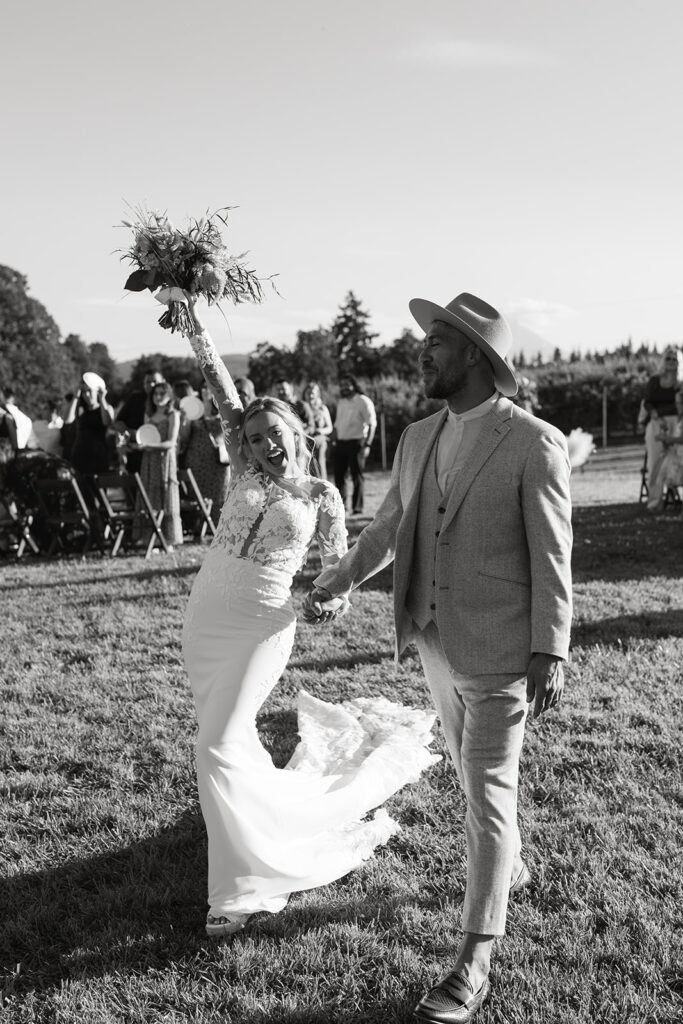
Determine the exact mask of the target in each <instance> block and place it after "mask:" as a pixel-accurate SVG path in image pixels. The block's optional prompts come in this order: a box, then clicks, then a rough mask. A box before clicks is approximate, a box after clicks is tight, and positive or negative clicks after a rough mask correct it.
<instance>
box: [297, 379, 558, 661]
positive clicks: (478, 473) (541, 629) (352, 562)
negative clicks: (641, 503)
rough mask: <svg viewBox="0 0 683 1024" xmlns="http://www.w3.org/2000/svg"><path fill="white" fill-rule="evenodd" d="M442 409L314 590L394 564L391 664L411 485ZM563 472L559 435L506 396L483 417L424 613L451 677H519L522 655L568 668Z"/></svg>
mask: <svg viewBox="0 0 683 1024" xmlns="http://www.w3.org/2000/svg"><path fill="white" fill-rule="evenodd" d="M446 416H447V410H446V409H443V410H442V411H440V412H438V413H435V414H434V415H433V416H429V417H427V419H424V420H420V421H419V422H417V423H413V424H411V425H410V426H409V427H407V428H406V430H405V431H404V432H403V435H402V437H401V440H400V442H399V445H398V449H397V451H396V457H395V459H394V465H393V470H392V476H391V484H390V487H389V491H388V493H387V495H386V497H385V499H384V501H383V502H382V505H381V507H380V508H379V510H378V511H377V514H376V515H375V517H374V519H373V521H372V522H371V523H370V524H369V525H368V526H367V527H366V528H365V529H364V530H363V532H362V533H361V534H360V536H359V537H358V541H357V543H356V544H355V545H354V547H353V548H351V550H350V551H349V552H348V554H346V555H345V556H344V557H343V558H342V560H341V561H340V562H339V563H338V564H337V565H335V566H330V567H329V568H328V569H326V570H324V571H323V572H322V573H321V574H320V576H318V577H317V579H316V580H315V583H316V584H317V585H318V586H321V587H325V588H326V589H327V590H329V591H330V592H331V593H332V594H335V595H337V594H346V593H348V592H349V591H351V590H353V589H354V588H355V587H358V586H359V585H360V584H361V583H362V582H363V581H364V580H366V579H367V578H368V577H370V576H372V575H374V573H376V572H378V571H379V570H380V569H382V568H384V566H386V565H388V564H389V563H390V562H391V561H392V559H393V560H394V616H395V625H396V652H397V656H398V655H400V653H401V652H402V651H403V650H404V648H405V647H406V645H407V644H408V643H409V642H410V641H411V640H412V638H413V636H414V630H415V625H414V623H413V622H412V619H411V618H410V616H409V614H408V612H407V610H406V607H405V603H406V595H407V592H408V587H409V585H410V579H411V568H412V562H413V546H414V538H415V530H416V528H417V523H418V515H417V512H418V506H419V499H420V486H421V482H422V478H423V475H424V471H425V466H426V464H427V461H428V459H429V454H430V452H431V449H432V446H433V445H434V444H435V442H436V439H437V437H438V435H439V432H440V430H441V427H442V426H443V422H444V420H445V418H446ZM569 473H570V466H569V460H568V458H567V446H566V442H565V438H564V435H563V434H561V433H560V431H558V430H557V429H556V428H555V427H553V426H551V425H550V424H548V423H545V422H544V421H543V420H540V419H537V418H536V417H535V416H531V415H529V414H528V413H526V412H524V411H523V410H521V409H519V408H518V407H517V406H515V405H513V404H512V402H510V401H509V400H508V399H506V398H502V397H501V398H499V400H498V402H497V403H496V405H495V406H494V407H493V409H492V411H491V412H490V413H488V414H487V415H486V416H485V417H484V421H483V424H482V427H481V431H480V433H479V436H478V438H477V441H476V443H475V446H474V448H473V450H472V452H471V454H470V456H469V458H468V459H467V461H466V463H465V465H464V466H463V467H462V469H461V470H460V472H459V473H458V475H457V477H456V480H455V483H454V485H453V488H452V490H451V493H450V495H448V497H447V499H445V500H447V504H446V512H445V514H444V516H443V520H442V526H441V530H440V533H439V538H438V543H437V556H436V557H437V573H438V576H439V579H440V580H441V581H446V583H447V586H446V587H444V588H438V589H437V591H436V611H435V613H434V616H435V620H436V623H437V626H438V628H439V633H440V636H441V642H442V645H443V648H444V651H445V653H446V656H447V657H448V660H449V662H450V663H451V665H452V666H453V668H454V669H455V670H456V671H458V672H462V673H464V674H467V675H480V674H484V673H491V672H506V673H512V672H519V673H520V674H523V673H524V672H526V669H527V666H528V663H529V659H530V657H531V654H532V653H534V652H536V651H541V652H544V653H546V654H552V655H556V656H558V657H560V658H567V656H568V649H569V629H570V622H571V563H570V560H571V545H572V528H571V499H570V494H569Z"/></svg>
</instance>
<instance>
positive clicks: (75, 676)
mask: <svg viewBox="0 0 683 1024" xmlns="http://www.w3.org/2000/svg"><path fill="white" fill-rule="evenodd" d="M638 458H639V457H638V456H637V455H636V454H634V453H633V452H630V453H629V452H624V453H621V454H618V453H617V454H616V455H615V454H614V453H610V452H605V453H601V454H599V455H598V456H596V457H595V458H594V460H593V461H592V462H591V463H590V464H589V466H588V467H587V469H586V472H585V473H583V474H581V473H579V474H577V475H576V477H575V479H574V481H573V489H574V494H575V515H574V520H575V531H576V544H575V559H574V561H575V581H576V588H575V595H576V623H575V629H574V646H573V655H572V662H571V665H570V666H569V668H568V672H567V676H568V683H567V695H566V700H565V702H564V704H563V705H562V707H561V709H560V710H559V711H558V712H557V713H556V714H553V715H552V716H550V715H548V716H545V718H544V719H541V720H539V721H538V722H535V723H531V724H530V726H529V728H528V730H527V741H526V744H525V749H524V754H523V762H522V783H521V799H520V818H521V825H522V830H523V838H524V841H525V844H526V851H527V858H528V861H529V864H530V866H531V868H532V870H533V873H534V877H535V880H536V884H535V887H534V888H533V890H532V891H531V892H529V893H528V894H527V895H525V896H524V897H523V898H522V899H521V900H519V901H518V902H516V903H515V904H514V905H513V906H512V909H511V913H510V917H509V928H508V935H507V936H506V938H505V939H504V940H503V941H501V942H500V943H499V946H498V949H497V955H496V959H495V964H494V968H493V977H492V980H493V992H492V996H491V998H490V1001H489V1002H488V1003H487V1004H486V1005H485V1008H484V1009H483V1010H482V1011H481V1013H480V1015H479V1016H478V1018H477V1020H478V1021H479V1020H480V1021H481V1022H482V1024H486V1022H494V1021H495V1022H510V1024H512V1022H514V1024H519V1022H529V1024H541V1022H544V1024H545V1022H575V1021H576V1022H579V1021H586V1022H588V1021H598V1022H602V1021H604V1022H614V1024H624V1022H631V1021H632V1022H636V1021H638V1022H640V1021H650V1022H665V1021H672V1022H673V1021H675V1020H680V1018H681V1013H682V1012H683V1000H682V998H681V997H682V996H683V983H682V982H681V975H680V967H681V962H682V960H683V956H682V952H683V948H682V947H683V944H682V943H681V917H682V909H681V908H682V907H683V884H682V870H681V836H682V834H683V828H682V827H681V826H682V817H683V816H682V813H681V796H682V793H681V729H680V723H681V703H682V700H681V695H682V689H683V521H681V520H680V519H679V518H678V517H677V515H675V514H674V513H673V512H672V511H668V512H666V513H665V514H663V515H661V516H659V517H656V518H648V517H647V515H646V514H645V512H644V511H643V510H642V508H641V507H639V506H638V505H637V504H636V497H637V494H638V482H639V481H638V474H637V469H638V465H637V460H638ZM384 482H385V477H384V476H383V475H382V474H377V475H376V476H375V477H374V478H373V481H372V485H371V488H370V489H371V492H372V493H371V501H370V504H371V506H374V505H376V504H377V502H378V500H379V497H380V496H381V493H382V490H383V486H384ZM362 525H363V524H362V522H360V523H356V522H355V521H354V520H352V521H351V522H350V528H351V532H352V535H353V534H354V533H357V532H358V530H359V529H360V527H361V526H362ZM202 554H203V550H202V549H201V548H200V547H188V548H185V549H184V550H182V551H180V552H179V553H177V554H176V555H173V556H170V557H157V558H155V559H154V560H153V561H149V562H145V561H144V560H142V559H140V558H137V557H127V558H119V559H116V560H114V561H108V560H103V559H100V558H99V557H97V556H95V557H92V558H89V559H88V560H87V561H83V562H81V561H77V560H68V561H61V562H60V561H54V562H52V563H49V564H45V563H44V562H41V561H39V560H35V561H30V560H27V559H24V560H23V561H22V562H20V563H17V564H7V563H5V564H4V566H0V589H1V590H2V598H1V600H2V621H3V628H2V637H1V639H0V664H1V666H2V671H1V676H2V711H3V713H2V723H1V725H0V730H1V738H2V748H1V750H0V759H1V760H0V767H1V772H2V774H1V776H0V785H1V787H2V809H1V812H2V835H3V842H2V850H3V865H2V881H1V883H0V907H1V915H0V916H1V919H2V920H1V925H0V949H1V951H2V971H3V978H2V986H3V989H2V1009H1V1010H0V1019H1V1020H2V1021H3V1022H5V1021H6V1022H8V1024H10V1022H11V1024H24V1022H34V1021H36V1022H38V1021H39V1022H55V1024H72V1022H74V1024H75V1022H87V1024H100V1022H102V1024H105V1022H106V1024H109V1022H114V1021H116V1022H126V1024H129V1022H130V1024H133V1022H146V1024H148V1022H150V1024H151V1022H154V1024H157V1022H159V1024H161V1022H169V1024H176V1022H181V1021H182V1022H185V1021H187V1022H198V1024H199V1022H201V1024H209V1022H211V1024H213V1022H223V1021H226V1022H231V1024H247V1022H248V1024H266V1022H268V1024H280V1022H281V1024H311V1022H320V1024H322V1022H330V1024H347V1022H348V1024H351V1022H386V1021H395V1022H403V1021H409V1020H410V1016H411V1011H412V1008H413V1006H414V1004H415V1002H416V1000H417V998H418V997H419V996H420V995H421V993H422V992H423V990H424V988H425V986H427V985H428V984H429V983H430V982H432V981H433V980H434V979H435V978H436V977H437V976H438V975H439V974H440V972H441V971H442V970H443V969H444V968H445V967H447V966H448V964H449V960H450V958H451V957H452V953H453V949H454V947H455V945H456V943H457V941H458V936H459V930H458V922H459V904H460V901H461V899H462V895H463V878H464V872H463V866H464V841H463V799H462V796H461V794H460V793H459V792H458V791H457V790H456V789H455V788H454V786H453V781H452V771H451V769H450V766H449V764H448V762H447V760H446V759H444V760H443V761H442V762H440V763H439V764H438V765H437V766H436V767H435V768H433V769H432V770H431V771H430V772H429V773H428V774H427V775H425V776H424V777H423V778H422V780H421V781H420V782H419V783H418V784H417V785H415V786H412V787H409V788H407V789H406V790H405V791H403V792H402V793H400V794H398V795H397V796H396V797H395V798H394V799H392V800H391V801H390V804H389V805H388V806H389V810H390V811H391V813H392V814H394V816H396V817H397V818H398V819H399V821H400V822H401V825H402V831H401V833H400V834H399V835H398V836H397V837H395V838H394V839H392V840H391V842H390V843H389V845H388V846H387V847H385V848H383V849H382V850H381V851H380V852H379V853H378V855H377V856H376V857H375V858H374V859H373V860H371V861H370V862H368V863H367V864H366V865H365V866H364V867H363V868H362V870H359V871H358V872H356V873H354V874H352V875H349V876H347V877H346V878H344V879H342V880H341V881H340V882H337V883H335V884H333V885H330V886H327V887H325V888H323V889H318V890H315V891H311V892H308V893H301V894H296V895H295V896H293V897H292V899H291V901H290V903H289V906H288V907H287V909H286V910H285V911H284V912H283V913H281V914H279V915H277V916H274V917H273V916H268V915H260V916H259V917H258V918H256V919H255V921H254V924H253V926H252V927H251V928H250V929H249V930H248V931H247V932H246V933H244V934H242V935H240V936H238V937H236V938H234V939H233V940H232V941H229V942H218V943H215V942H211V941H209V940H207V939H206V938H205V936H204V933H203V922H204V915H205V870H206V869H205V837H204V830H203V825H202V821H201V817H200V813H199V807H198V803H197V795H196V787H195V778H194V770H193V753H192V750H193V739H194V728H195V727H194V714H193V708H192V702H191V699H190V696H189V693H188V688H187V685H186V681H185V677H184V673H183V669H182V665H181V660H180V647H179V634H180V624H181V619H182V615H183V609H184V605H185V602H186V599H187V595H188V593H189V590H190V587H191V585H192V580H193V577H194V574H195V572H196V570H197V567H198V565H199V563H200V560H201V557H202ZM314 571H315V560H313V561H312V562H311V564H310V565H309V567H308V568H307V569H306V571H305V572H304V574H302V576H301V578H300V580H299V581H298V585H297V598H301V597H303V594H304V593H305V591H306V589H307V582H308V580H309V579H310V578H311V577H312V575H313V574H314ZM302 687H305V688H306V689H308V690H309V691H311V692H312V693H314V694H316V695H317V696H319V697H321V698H323V699H325V700H340V699H345V698H348V697H352V696H357V695H361V694H369V693H372V694H383V695H386V696H387V697H390V698H392V699H395V700H400V701H404V702H410V703H412V704H415V705H420V706H428V705H429V699H428V695H427V693H426V691H425V688H424V685H423V681H422V676H421V671H420V668H419V664H418V661H417V658H416V656H410V657H408V658H407V659H406V660H405V661H404V662H403V663H402V664H401V666H400V667H399V668H395V667H394V665H393V660H392V636H391V613H390V576H389V574H387V573H384V574H382V575H381V576H379V577H376V578H375V579H374V580H372V581H370V582H369V583H368V584H366V585H365V586H364V587H363V589H362V591H361V592H360V593H359V594H358V596H357V598H356V601H355V603H354V609H353V613H352V614H351V615H349V616H347V617H346V618H345V619H342V620H340V621H339V622H338V623H335V624H334V626H333V627H332V628H330V629H328V630H326V631H323V630H316V629H314V628H312V627H307V626H305V625H302V626H300V627H299V632H298V637H297V642H296V647H295V650H294V654H293V657H292V659H291V662H290V665H289V667H288V669H287V671H286V673H285V675H284V677H283V679H282V681H281V684H280V685H279V687H278V688H277V690H276V691H275V693H274V694H273V695H272V696H271V697H270V699H269V700H268V702H267V703H266V705H265V706H264V708H263V712H262V714H261V717H260V727H261V732H262V737H263V742H264V743H265V744H266V745H267V746H268V747H269V749H271V750H272V752H273V756H274V758H275V760H276V763H278V764H283V763H284V762H285V761H286V760H287V758H288V757H289V755H290V753H291V751H292V749H293V747H294V745H295V742H296V735H295V716H294V713H293V708H294V704H295V698H296V693H297V691H298V690H299V689H300V688H302ZM434 747H435V749H437V750H440V751H441V752H444V746H443V743H442V740H441V737H440V734H439V735H437V738H436V740H435V744H434Z"/></svg>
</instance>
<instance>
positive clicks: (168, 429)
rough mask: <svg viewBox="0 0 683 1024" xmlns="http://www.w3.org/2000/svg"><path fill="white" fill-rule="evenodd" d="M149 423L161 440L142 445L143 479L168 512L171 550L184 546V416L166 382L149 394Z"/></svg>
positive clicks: (166, 527)
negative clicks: (180, 448)
mask: <svg viewBox="0 0 683 1024" xmlns="http://www.w3.org/2000/svg"><path fill="white" fill-rule="evenodd" d="M145 423H153V424H154V426H155V427H156V428H157V430H158V431H159V435H160V440H159V441H158V442H156V443H154V444H142V445H140V446H139V447H140V449H141V451H142V463H141V465H140V477H141V479H142V483H143V485H144V488H145V490H146V491H147V494H148V495H149V500H150V502H151V504H152V508H154V510H155V511H157V512H158V511H159V510H160V509H163V510H164V518H163V519H162V521H161V530H162V532H163V535H164V537H165V538H166V540H167V542H168V545H169V547H170V548H173V547H174V546H175V545H177V544H182V543H183V527H182V523H181V521H180V491H179V489H178V454H177V449H178V433H179V430H180V413H179V412H178V410H177V409H176V408H175V407H174V405H173V389H172V387H171V385H170V384H167V383H166V381H163V382H162V383H158V384H155V385H154V387H153V388H152V391H151V392H150V395H149V404H148V411H147V413H146V414H145Z"/></svg>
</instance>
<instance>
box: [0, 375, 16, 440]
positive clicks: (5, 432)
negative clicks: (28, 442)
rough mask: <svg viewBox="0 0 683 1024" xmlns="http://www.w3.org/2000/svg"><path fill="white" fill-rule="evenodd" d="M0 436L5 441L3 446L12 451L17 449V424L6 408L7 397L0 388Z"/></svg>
mask: <svg viewBox="0 0 683 1024" xmlns="http://www.w3.org/2000/svg"><path fill="white" fill-rule="evenodd" d="M0 438H2V439H3V441H4V442H5V443H4V447H5V448H8V449H11V451H12V452H16V451H17V449H18V447H19V443H18V441H17V425H16V423H15V422H14V417H13V416H12V413H11V412H10V411H9V409H8V408H7V397H6V395H5V392H4V391H2V390H0Z"/></svg>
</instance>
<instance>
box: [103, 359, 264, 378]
mask: <svg viewBox="0 0 683 1024" xmlns="http://www.w3.org/2000/svg"><path fill="white" fill-rule="evenodd" d="M221 359H222V360H223V362H224V363H225V365H226V366H227V368H228V370H229V371H230V373H231V375H232V376H233V377H246V376H247V369H248V366H249V354H248V353H246V352H231V353H230V355H223V356H221ZM136 363H137V359H126V360H124V361H123V362H120V363H117V364H116V365H117V367H118V368H119V372H120V374H121V379H122V381H123V383H124V384H125V383H126V381H128V380H130V375H131V374H132V372H133V367H134V366H135V364H136Z"/></svg>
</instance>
